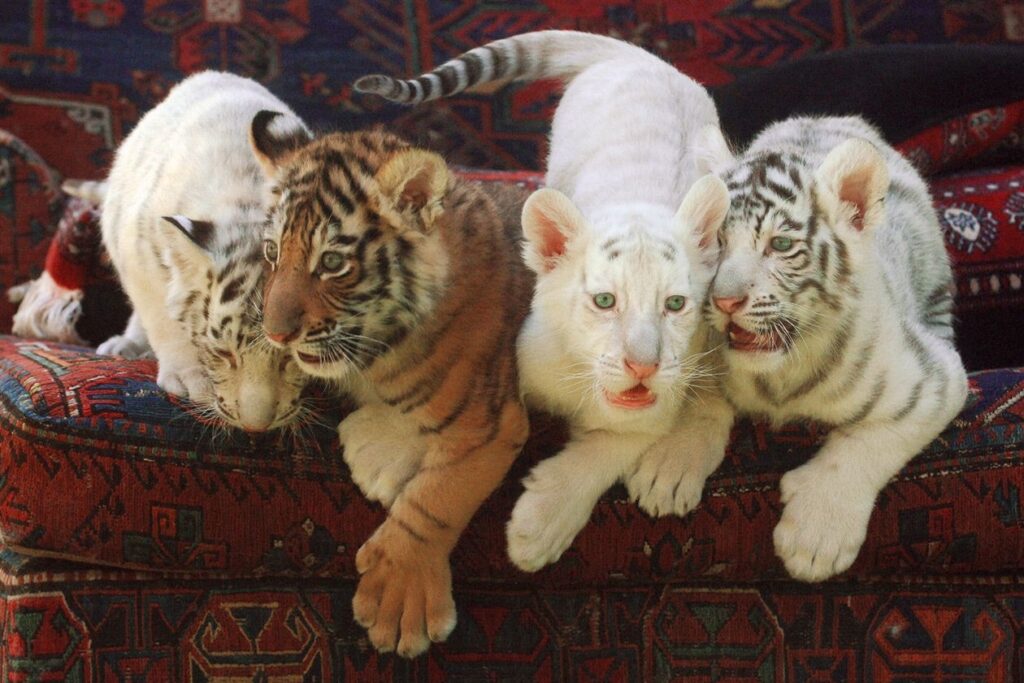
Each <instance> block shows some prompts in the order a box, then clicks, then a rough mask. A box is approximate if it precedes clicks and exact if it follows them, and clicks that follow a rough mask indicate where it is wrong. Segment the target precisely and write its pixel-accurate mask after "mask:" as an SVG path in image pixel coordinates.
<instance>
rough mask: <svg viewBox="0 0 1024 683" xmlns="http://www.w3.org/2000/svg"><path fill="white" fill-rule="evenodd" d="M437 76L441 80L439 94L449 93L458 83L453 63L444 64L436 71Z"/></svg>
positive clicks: (453, 90) (452, 91)
mask: <svg viewBox="0 0 1024 683" xmlns="http://www.w3.org/2000/svg"><path fill="white" fill-rule="evenodd" d="M434 73H435V74H437V77H438V78H439V79H440V80H441V94H442V95H451V94H453V93H454V92H455V88H456V86H457V85H458V83H459V74H458V69H457V68H456V66H455V65H454V64H444V65H443V66H441V67H440V68H438V69H437V70H436V71H434Z"/></svg>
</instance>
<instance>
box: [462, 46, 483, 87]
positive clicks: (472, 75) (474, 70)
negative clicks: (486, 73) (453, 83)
mask: <svg viewBox="0 0 1024 683" xmlns="http://www.w3.org/2000/svg"><path fill="white" fill-rule="evenodd" d="M462 62H463V63H464V64H465V65H466V75H467V76H468V77H469V84H468V86H467V87H471V86H474V85H476V84H477V83H479V82H480V74H481V73H483V70H484V65H483V63H482V62H481V61H480V57H479V56H478V55H475V54H473V53H472V52H467V53H466V54H465V55H463V57H462Z"/></svg>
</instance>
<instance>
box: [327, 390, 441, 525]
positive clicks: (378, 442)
mask: <svg viewBox="0 0 1024 683" xmlns="http://www.w3.org/2000/svg"><path fill="white" fill-rule="evenodd" d="M338 438H339V440H340V441H341V445H342V449H343V450H342V454H343V457H344V459H345V464H347V465H348V468H349V470H350V471H351V472H352V481H353V482H354V483H355V485H356V486H358V487H359V490H361V491H362V492H363V494H364V495H365V496H366V497H367V498H369V499H370V500H377V501H380V502H381V504H383V505H384V507H388V508H390V507H391V504H392V503H394V502H395V499H396V498H397V497H398V494H400V493H401V492H402V489H403V488H405V485H406V484H407V483H408V482H409V480H410V479H412V478H413V477H414V476H415V475H416V472H418V471H419V468H420V463H421V462H422V461H423V455H424V453H426V450H427V443H426V440H425V439H423V437H421V436H419V435H418V434H415V433H414V432H410V431H408V430H397V432H396V430H394V429H393V428H391V429H389V427H388V425H386V424H381V423H380V422H379V421H377V420H374V419H372V418H368V417H366V416H365V414H364V413H363V410H362V409H361V410H357V411H355V412H354V413H352V414H351V415H349V416H348V417H346V418H345V419H344V420H342V422H341V424H340V425H338Z"/></svg>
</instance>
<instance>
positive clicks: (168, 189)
mask: <svg viewBox="0 0 1024 683" xmlns="http://www.w3.org/2000/svg"><path fill="white" fill-rule="evenodd" d="M267 109H272V110H276V111H282V112H288V114H289V115H288V116H282V117H279V119H278V120H277V121H275V122H274V124H275V132H276V133H277V134H279V135H281V136H282V138H283V139H284V138H287V137H289V136H290V137H296V138H301V139H302V140H305V139H308V131H307V130H306V127H305V125H304V124H303V123H302V121H301V120H300V119H299V118H298V117H297V116H295V115H294V114H293V113H291V111H290V110H289V109H288V108H287V107H286V106H285V104H284V103H283V102H281V101H280V100H279V99H277V98H276V97H274V96H273V95H272V94H270V92H269V91H268V90H266V89H265V88H264V87H263V86H261V85H259V84H258V83H256V82H254V81H251V80H248V79H245V78H241V77H239V76H234V75H232V74H227V73H218V72H205V73H201V74H197V75H195V76H191V77H189V78H187V79H185V80H184V81H182V82H181V83H180V84H178V85H177V86H175V87H174V88H173V89H172V90H171V92H170V93H169V94H168V95H167V98H166V99H165V100H164V101H163V102H161V103H160V104H159V105H157V106H156V107H155V108H154V109H153V110H151V111H150V112H149V113H147V114H146V115H145V116H144V117H143V118H142V120H140V121H139V123H138V125H137V126H136V127H135V129H134V130H133V131H132V132H131V134H130V135H128V137H127V138H125V140H124V142H123V143H122V144H121V146H120V147H119V148H118V150H117V154H116V157H115V159H114V164H113V167H112V168H111V171H110V175H109V177H108V179H107V184H106V188H105V196H104V199H103V211H102V216H101V226H102V233H103V242H104V245H105V247H106V249H107V251H108V252H109V254H110V258H111V261H112V262H113V264H114V267H115V269H116V270H117V273H118V276H119V278H120V281H121V286H122V287H123V288H124V290H125V292H126V293H127V295H128V297H129V299H130V300H131V303H132V307H133V309H134V313H133V315H132V317H131V320H130V321H129V323H128V327H127V329H126V330H125V332H124V334H123V335H118V336H116V337H113V338H111V339H109V340H107V341H106V342H104V344H103V345H101V347H100V349H99V350H100V352H101V353H107V354H113V355H125V356H133V357H134V356H139V355H143V354H145V353H146V352H147V351H148V350H149V349H150V347H151V348H152V351H153V352H154V353H155V355H156V358H157V362H158V365H159V370H158V375H157V383H158V384H159V385H160V387H162V388H163V389H164V390H165V391H167V392H169V393H172V394H177V395H179V396H183V397H187V398H190V399H191V400H193V401H195V402H196V403H198V404H199V405H200V406H202V407H203V408H204V409H205V410H207V411H210V412H212V413H215V414H216V415H217V416H219V417H220V418H222V419H223V420H224V421H226V422H228V423H229V424H231V425H234V426H236V427H239V428H242V429H246V430H250V431H262V430H266V429H273V428H276V427H279V426H282V425H284V424H287V423H288V422H290V421H291V420H292V419H294V418H295V417H297V416H298V415H299V414H300V413H301V411H302V410H303V408H302V403H301V398H300V394H301V392H302V389H303V386H304V384H305V379H304V378H303V376H302V374H301V373H300V372H299V370H298V368H297V367H296V366H295V364H294V362H292V361H291V359H290V358H289V357H288V355H287V354H285V353H284V352H283V351H279V350H277V349H274V348H272V347H271V346H270V345H269V344H266V343H262V338H261V336H260V329H261V327H260V320H259V309H260V306H259V302H258V297H259V295H260V292H261V287H262V281H263V253H262V233H263V223H264V221H265V219H266V209H267V207H268V206H269V205H270V188H269V184H268V183H267V182H266V180H265V179H264V175H263V173H262V171H261V169H260V167H259V165H258V163H257V160H256V157H255V156H254V154H253V151H252V147H251V146H250V142H249V137H248V136H249V129H250V125H251V123H252V120H253V117H254V116H255V115H256V114H257V112H259V111H261V110H267Z"/></svg>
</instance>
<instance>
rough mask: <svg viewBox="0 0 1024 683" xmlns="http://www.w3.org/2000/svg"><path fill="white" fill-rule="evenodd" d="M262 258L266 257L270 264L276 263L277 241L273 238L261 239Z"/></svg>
mask: <svg viewBox="0 0 1024 683" xmlns="http://www.w3.org/2000/svg"><path fill="white" fill-rule="evenodd" d="M263 258H265V259H267V261H268V262H269V263H270V265H274V264H276V263H277V243H276V242H275V241H274V240H263Z"/></svg>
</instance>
